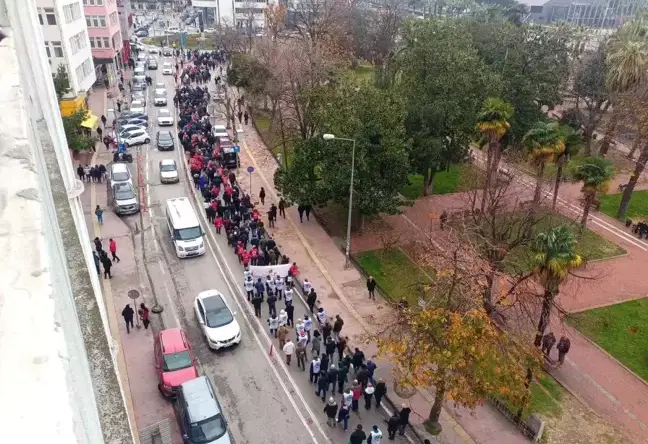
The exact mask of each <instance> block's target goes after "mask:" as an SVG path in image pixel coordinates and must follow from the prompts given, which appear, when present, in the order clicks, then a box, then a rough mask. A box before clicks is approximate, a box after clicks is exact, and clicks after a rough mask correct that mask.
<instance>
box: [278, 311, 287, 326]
mask: <svg viewBox="0 0 648 444" xmlns="http://www.w3.org/2000/svg"><path fill="white" fill-rule="evenodd" d="M287 322H288V313H286V310H283V309H282V310H279V325H280V326H284V325H286V323H287Z"/></svg>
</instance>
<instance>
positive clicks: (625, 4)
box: [522, 0, 648, 29]
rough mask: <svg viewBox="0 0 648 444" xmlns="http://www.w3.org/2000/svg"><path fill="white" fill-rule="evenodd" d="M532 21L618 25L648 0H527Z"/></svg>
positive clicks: (584, 24) (598, 25) (629, 17)
mask: <svg viewBox="0 0 648 444" xmlns="http://www.w3.org/2000/svg"><path fill="white" fill-rule="evenodd" d="M522 3H524V4H526V5H528V6H529V9H530V12H531V14H530V17H529V20H530V21H533V22H534V23H558V22H565V23H571V24H573V25H577V26H584V27H587V28H598V29H614V28H618V27H620V26H621V25H623V23H625V22H626V21H628V20H630V19H631V18H632V17H634V16H635V15H636V13H637V11H638V10H640V9H645V8H646V7H647V6H648V0H548V1H546V0H526V1H522Z"/></svg>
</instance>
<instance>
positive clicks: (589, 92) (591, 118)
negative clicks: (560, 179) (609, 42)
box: [573, 45, 610, 155]
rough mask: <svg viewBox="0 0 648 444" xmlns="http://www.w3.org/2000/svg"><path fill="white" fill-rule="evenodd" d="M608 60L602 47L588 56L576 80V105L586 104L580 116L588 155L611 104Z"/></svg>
mask: <svg viewBox="0 0 648 444" xmlns="http://www.w3.org/2000/svg"><path fill="white" fill-rule="evenodd" d="M606 58H607V54H606V52H605V45H601V46H600V47H599V49H598V50H597V51H596V52H594V53H593V54H586V55H585V61H584V63H583V65H582V66H581V67H580V69H579V70H578V71H577V72H576V76H575V78H574V88H573V93H574V95H575V96H576V104H577V105H578V103H579V102H580V100H583V102H584V103H585V109H586V112H584V113H580V116H581V124H582V128H583V139H585V154H587V155H590V154H591V152H592V151H591V149H592V148H591V147H592V135H593V134H594V131H595V130H596V127H597V126H598V125H599V123H600V121H601V119H602V118H603V116H604V115H605V112H606V110H607V109H608V107H609V104H610V95H609V94H608V88H607V83H606V73H607V62H606ZM576 109H578V108H576Z"/></svg>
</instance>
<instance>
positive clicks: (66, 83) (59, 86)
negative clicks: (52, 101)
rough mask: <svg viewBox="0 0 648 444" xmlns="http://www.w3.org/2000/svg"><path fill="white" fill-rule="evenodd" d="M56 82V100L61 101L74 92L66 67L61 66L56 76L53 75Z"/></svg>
mask: <svg viewBox="0 0 648 444" xmlns="http://www.w3.org/2000/svg"><path fill="white" fill-rule="evenodd" d="M52 80H53V81H54V91H56V98H57V99H58V100H59V101H60V100H61V99H62V98H63V97H65V95H66V94H67V93H69V92H70V91H71V90H72V86H71V85H70V76H69V75H68V72H67V69H66V68H65V65H63V64H61V65H59V66H58V68H57V69H56V74H53V75H52Z"/></svg>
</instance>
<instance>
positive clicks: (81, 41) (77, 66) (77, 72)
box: [36, 0, 97, 96]
mask: <svg viewBox="0 0 648 444" xmlns="http://www.w3.org/2000/svg"><path fill="white" fill-rule="evenodd" d="M36 6H37V9H36V12H37V15H38V21H39V24H40V26H41V30H42V33H43V38H44V40H45V42H44V44H45V52H46V53H47V57H48V59H49V64H50V67H51V69H52V73H53V74H55V73H56V71H57V70H58V67H59V66H60V65H64V66H65V68H66V70H67V72H68V75H69V77H70V86H71V88H72V91H70V95H71V96H77V95H79V93H81V92H84V91H88V90H89V89H90V88H91V87H92V85H93V83H94V82H95V80H96V79H97V77H96V74H95V68H94V63H93V61H92V58H93V56H94V54H93V51H92V41H91V40H90V39H89V33H88V27H87V24H86V20H85V17H84V8H83V4H82V0H72V1H70V0H36Z"/></svg>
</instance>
